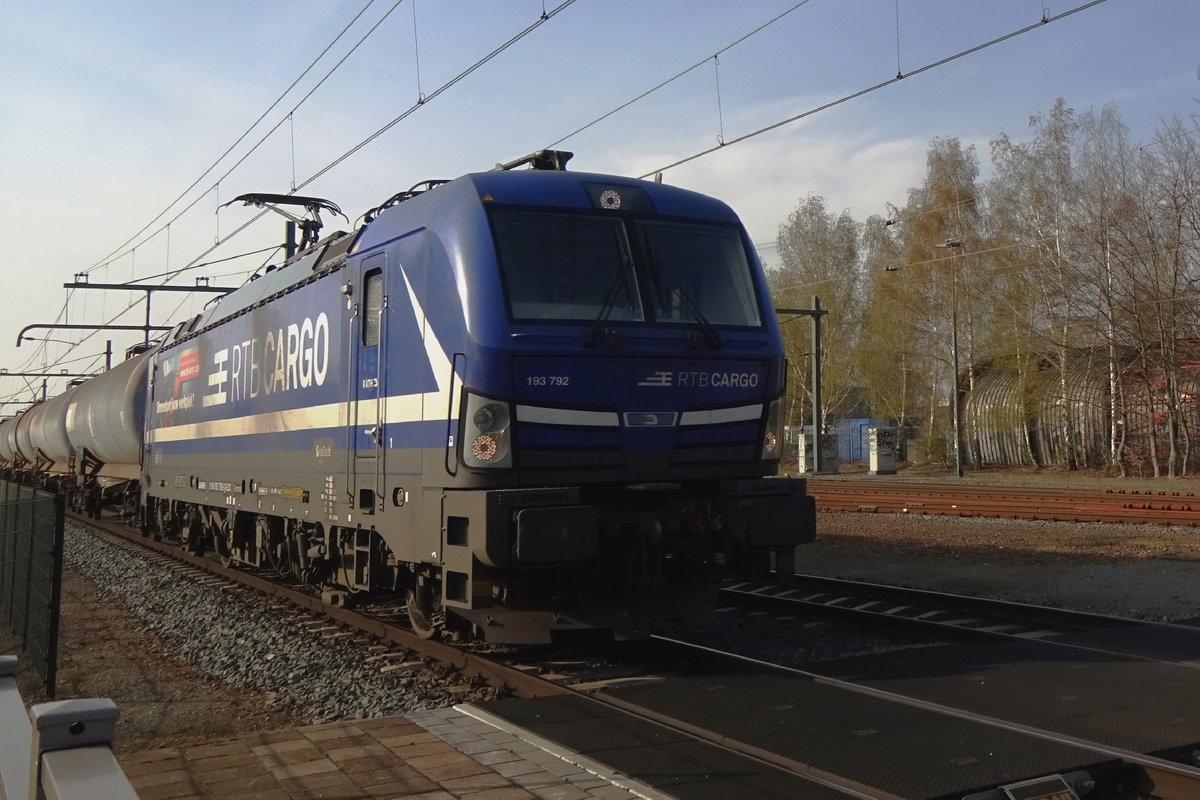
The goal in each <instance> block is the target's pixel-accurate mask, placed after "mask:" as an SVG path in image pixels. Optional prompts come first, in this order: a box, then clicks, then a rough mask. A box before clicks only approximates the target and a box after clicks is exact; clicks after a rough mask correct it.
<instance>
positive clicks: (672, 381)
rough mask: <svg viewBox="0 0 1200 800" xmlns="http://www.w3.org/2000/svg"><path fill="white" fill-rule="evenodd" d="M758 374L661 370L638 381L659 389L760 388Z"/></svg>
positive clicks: (641, 384)
mask: <svg viewBox="0 0 1200 800" xmlns="http://www.w3.org/2000/svg"><path fill="white" fill-rule="evenodd" d="M758 381H759V378H758V373H756V372H702V371H695V372H691V371H689V372H671V371H670V370H659V371H658V372H653V373H651V374H650V375H648V376H646V377H645V378H643V379H642V380H640V381H638V386H651V387H658V388H670V387H672V386H678V387H680V388H691V389H708V388H718V389H720V388H738V389H756V388H758Z"/></svg>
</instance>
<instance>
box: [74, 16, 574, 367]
mask: <svg viewBox="0 0 1200 800" xmlns="http://www.w3.org/2000/svg"><path fill="white" fill-rule="evenodd" d="M400 2H403V0H397V3H396V5H395V6H393V7H392V9H390V10H389V13H390V11H391V10H394V9H395V8H396V6H398V5H399V4H400ZM574 3H575V0H563V2H561V3H559V5H557V6H555V7H554V8H553V9H552V10H550V11H548V12H543V13H542V15H541V16H539V17H538V19H536V20H535V21H534V22H533V23H531V24H530V25H528V26H526V27H525V28H524V29H522V30H521V31H519V32H518V33H516V34H514V35H513V36H512V37H510V38H509V39H508V40H506V41H505V42H503V43H502V44H500V45H498V46H497V47H495V48H494V49H492V50H491V51H490V52H488V53H487V54H486V55H484V56H483V57H481V58H479V59H478V60H477V61H475V62H474V63H473V64H471V65H470V66H469V67H467V68H466V69H464V70H463V71H461V72H459V73H458V74H457V75H455V76H454V77H453V78H450V79H449V80H447V81H446V82H445V83H443V84H442V85H441V86H439V87H438V88H437V89H436V90H435V91H433V92H432V93H430V94H429V95H428V96H426V97H424V98H423V99H422V100H421V101H420V102H418V103H415V104H413V105H412V106H410V107H409V108H408V109H406V110H405V111H404V112H402V113H401V114H399V115H398V116H396V117H395V118H393V119H392V120H391V121H389V122H388V123H386V124H385V125H383V126H382V127H381V128H379V129H378V130H376V131H375V132H374V133H372V134H371V135H369V136H368V137H366V138H365V139H363V140H362V141H360V142H359V143H358V144H356V145H354V146H353V147H351V148H350V149H349V150H347V151H345V152H344V153H342V154H341V155H339V156H338V157H337V158H335V159H334V160H333V161H331V162H330V163H328V164H326V165H325V166H324V167H322V168H321V169H320V170H318V171H317V172H316V173H314V174H313V175H311V176H309V177H308V178H307V179H306V180H304V181H302V182H301V183H300V184H298V185H297V186H296V189H295V190H294V191H299V190H300V189H303V188H304V187H306V186H308V185H309V184H311V183H312V182H313V181H316V180H317V179H318V178H320V177H321V176H323V175H325V174H326V173H327V172H329V171H330V170H332V169H334V168H335V167H337V166H338V165H339V164H341V163H342V162H344V161H345V160H346V159H348V158H350V157H351V156H353V155H354V154H355V153H357V152H359V151H360V150H362V149H363V148H364V147H366V146H367V145H369V144H370V143H371V142H373V141H375V140H376V139H378V138H379V137H380V136H382V135H383V134H384V133H386V132H387V131H389V130H391V129H392V128H393V127H395V126H396V125H397V124H399V123H400V122H402V121H403V120H404V119H406V118H407V117H409V116H410V115H412V114H413V113H414V112H415V111H417V109H419V108H423V107H424V106H426V105H428V104H429V102H430V101H432V100H434V99H435V98H437V97H438V96H440V95H441V94H443V93H445V92H446V91H448V90H449V89H450V88H452V87H453V86H455V85H456V84H458V83H460V82H461V81H462V80H463V79H465V78H467V77H468V76H470V75H471V74H472V73H474V72H476V71H477V70H479V69H480V68H481V67H483V66H484V65H486V64H487V63H488V62H490V61H492V60H493V59H495V58H496V57H497V56H499V55H500V54H501V53H503V52H504V51H506V50H508V49H509V48H511V47H512V46H514V45H515V44H517V43H518V42H520V41H521V40H522V39H524V38H525V37H526V36H528V35H529V34H530V33H532V32H533V31H535V30H536V29H537V28H539V27H541V26H542V25H543V24H544V23H546V22H548V21H549V20H551V19H553V18H554V17H555V16H557V15H558V14H559V13H561V12H562V11H564V10H566V9H567V8H568V7H570V6H571V5H573V4H574ZM380 22H382V20H380ZM377 25H378V23H377ZM372 30H374V28H373V29H372ZM368 35H369V33H368ZM361 43H362V40H360V42H359V44H361ZM356 46H357V45H356ZM347 55H348V54H347ZM340 63H341V62H339V64H340ZM335 68H336V67H335ZM326 77H328V75H327V76H326ZM285 119H286V118H285ZM280 124H282V123H280ZM276 127H278V126H276ZM268 135H269V134H268ZM228 174H229V173H226V176H227V175H228ZM223 177H225V176H223ZM214 188H215V187H214ZM294 191H293V193H294ZM202 196H203V195H202ZM197 202H198V200H197ZM194 204H195V203H193V204H192V205H194ZM189 208H190V206H189ZM185 211H186V209H185ZM182 213H184V212H181V214H182ZM268 213H269V210H268V209H263V210H261V211H260V212H258V213H257V214H255V215H254V216H252V217H251V218H250V219H249V220H247V221H246V222H244V223H243V224H241V225H239V226H238V227H237V228H235V229H234V230H233V231H231V232H229V233H228V234H227V235H226V236H224V237H220V238H219V239H218V240H216V241H214V243H213V244H212V245H210V246H209V247H207V248H206V249H205V250H204V251H203V252H202V253H200V254H199V255H198V256H196V257H195V258H194V259H193V260H192V261H190V262H188V263H187V264H184V265H183V266H181V267H178V268H176V269H173V270H169V271H168V272H165V273H162V274H160V275H158V276H155V277H163V278H165V279H166V280H168V281H169V280H171V279H172V278H174V277H176V276H178V275H179V274H181V273H183V272H185V271H187V270H189V269H193V268H195V267H197V266H199V265H200V262H201V260H202V259H203V258H205V257H206V256H208V255H209V254H210V253H212V252H213V251H214V250H216V249H217V248H218V247H220V246H221V245H222V244H224V243H226V242H228V241H229V240H230V239H232V238H234V237H235V236H237V235H238V234H240V233H241V232H242V231H244V230H246V229H247V228H249V227H250V226H251V225H253V224H254V223H255V222H257V221H258V220H259V219H261V218H262V217H264V216H265V215H266V214H268ZM174 219H178V216H176V217H175V218H174ZM172 221H173V220H172ZM271 249H274V248H271ZM255 252H263V251H255ZM208 263H216V262H215V261H214V262H208ZM136 305H140V302H137V303H133V304H130V305H129V306H127V307H126V308H125V309H123V310H122V311H121V312H120V313H119V314H118V315H117V316H115V317H113V318H111V319H109V320H108V321H107V322H106V323H104V324H106V325H111V324H113V323H115V322H116V321H117V320H118V319H119V318H120V317H121V316H123V315H124V314H126V313H128V312H129V311H130V310H132V309H133V308H134V307H135V306H136ZM95 335H96V332H92V333H90V334H88V335H86V336H84V337H82V338H81V339H80V341H79V342H78V343H77V344H76V346H79V345H82V344H83V343H84V342H86V341H87V340H89V339H91V338H92V337H93V336H95ZM67 352H68V353H69V352H71V350H68V351H67ZM64 355H65V354H64Z"/></svg>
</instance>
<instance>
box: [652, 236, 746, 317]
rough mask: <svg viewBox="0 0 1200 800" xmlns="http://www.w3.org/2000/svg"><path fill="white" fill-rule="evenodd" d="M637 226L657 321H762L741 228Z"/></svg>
mask: <svg viewBox="0 0 1200 800" xmlns="http://www.w3.org/2000/svg"><path fill="white" fill-rule="evenodd" d="M638 228H639V230H640V232H641V239H642V246H643V247H644V248H645V251H646V254H645V257H646V261H647V265H648V269H647V272H648V273H649V275H650V281H649V282H650V283H651V284H652V285H651V286H650V287H649V289H650V295H651V297H652V298H653V300H652V302H651V307H652V308H653V310H654V318H655V320H657V321H659V322H683V323H690V322H696V321H700V322H707V323H709V324H711V325H742V326H754V327H759V326H761V325H762V317H761V316H759V313H758V301H757V299H756V296H755V292H754V283H753V282H752V281H751V278H750V263H749V261H748V260H747V258H746V248H745V245H744V244H743V242H742V237H741V235H740V234H739V232H738V231H737V230H736V229H734V228H726V227H719V226H715V225H697V224H691V223H677V222H641V223H638Z"/></svg>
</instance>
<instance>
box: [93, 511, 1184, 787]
mask: <svg viewBox="0 0 1200 800" xmlns="http://www.w3.org/2000/svg"><path fill="white" fill-rule="evenodd" d="M78 521H79V522H81V523H83V524H86V525H88V526H90V527H92V528H96V529H99V530H102V531H104V532H105V533H106V534H108V535H111V536H116V537H119V538H121V539H123V540H127V541H128V542H130V544H131V546H137V547H141V548H149V549H151V550H153V551H155V552H157V553H159V554H161V557H162V558H163V559H164V560H169V561H170V562H171V564H170V565H166V564H164V565H165V566H168V568H170V569H174V570H200V571H203V572H204V573H208V574H210V575H211V576H213V577H211V578H203V577H202V578H201V580H210V581H218V580H220V581H232V582H235V583H238V584H241V585H244V586H247V587H250V588H252V589H254V590H256V591H259V592H261V593H263V594H264V595H267V596H269V597H272V598H277V599H279V600H281V601H284V602H286V603H289V604H291V605H293V606H295V607H298V608H300V609H304V610H305V611H306V612H308V613H309V615H310V617H311V618H310V619H309V620H308V621H307V622H305V624H307V625H311V626H321V625H323V624H324V621H326V620H327V621H328V622H329V623H332V626H337V627H344V628H350V629H352V630H354V631H357V632H360V633H362V634H365V635H369V636H371V637H374V638H376V639H378V640H379V641H381V642H385V643H389V644H394V645H396V646H397V647H399V648H403V654H402V655H403V657H404V658H409V657H412V658H429V659H434V660H436V661H438V662H440V663H441V664H443V665H445V666H447V667H449V668H451V669H454V670H457V671H459V672H461V673H463V674H465V675H471V676H475V677H477V678H479V679H480V680H485V681H487V682H489V683H490V684H492V685H494V686H503V687H506V688H507V689H508V690H509V691H511V692H512V693H513V694H515V695H516V696H518V697H522V698H533V699H535V701H536V702H542V701H562V702H570V703H577V702H586V703H595V704H598V705H600V706H603V707H604V708H607V709H609V710H608V711H605V712H601V713H602V714H604V715H608V716H606V717H605V719H609V720H610V719H611V715H612V714H614V713H617V712H619V713H620V714H621V715H629V716H630V717H632V718H636V719H637V720H640V721H641V723H640V724H653V725H655V726H659V727H661V728H664V729H666V730H668V731H671V732H673V734H672V735H678V736H685V737H687V738H688V739H689V740H696V741H700V742H707V743H709V744H711V745H714V746H716V747H718V748H720V749H721V750H722V751H724V752H727V753H732V754H736V755H738V756H740V757H743V758H747V759H750V760H751V761H754V762H756V763H759V764H765V765H768V766H769V767H770V768H771V769H773V770H778V771H780V772H782V773H784V774H786V775H787V776H789V779H791V780H799V781H804V782H807V783H811V784H813V785H814V786H818V787H820V790H821V791H822V792H832V793H833V794H821V795H814V796H821V797H829V796H836V797H853V798H878V799H880V800H883V799H884V798H887V799H888V800H891V798H896V797H902V796H907V795H904V794H898V793H895V792H891V791H887V790H883V789H879V788H878V787H876V786H874V785H873V784H872V783H871V781H872V780H874V778H872V777H871V776H870V775H869V774H866V773H862V772H859V771H856V770H857V768H848V769H828V768H827V765H825V764H824V763H823V762H820V761H819V760H814V761H806V760H803V759H798V758H796V757H795V755H794V754H788V753H782V754H781V753H779V752H775V751H774V750H771V749H770V748H767V747H764V746H763V743H761V742H759V741H757V740H756V739H754V737H753V736H747V737H741V736H731V735H730V734H729V733H728V732H724V731H722V730H721V729H720V728H719V727H717V726H714V725H711V724H709V722H708V720H707V719H706V717H705V716H704V712H705V711H706V709H705V708H704V705H705V704H703V703H700V704H698V703H696V702H695V696H693V695H687V693H686V692H685V702H684V703H683V706H682V707H681V708H668V707H665V706H663V705H662V703H660V702H659V700H660V699H661V697H660V692H659V689H661V688H663V687H666V686H672V685H676V683H677V682H678V685H679V686H686V685H687V683H688V682H689V681H695V680H697V679H699V680H701V681H710V680H711V679H712V677H713V676H714V675H716V676H718V680H719V681H720V682H721V683H722V685H725V684H728V685H734V682H735V681H741V680H743V679H745V678H747V672H748V670H749V672H750V673H752V674H750V675H749V678H750V680H751V683H750V684H746V685H745V688H744V689H742V690H740V691H746V692H747V700H746V702H748V703H749V702H758V701H759V700H761V698H760V697H759V695H761V694H762V693H761V691H760V687H759V685H758V684H757V683H756V682H755V681H757V680H759V679H760V678H755V677H754V676H755V675H761V676H762V677H761V680H768V681H783V683H781V684H779V685H780V686H781V687H783V688H782V689H781V691H784V692H787V691H792V690H799V691H808V690H809V689H810V688H811V686H810V684H812V683H813V681H816V682H817V683H818V684H819V685H820V686H821V687H822V688H823V689H826V690H830V691H833V692H835V698H836V699H834V700H832V701H831V704H832V706H833V707H834V708H841V707H842V706H843V704H849V705H856V704H860V703H862V702H868V703H869V704H871V705H872V707H873V706H875V705H876V704H877V705H878V710H877V711H873V712H869V713H870V714H882V715H884V716H885V717H887V716H892V715H894V714H896V713H898V712H897V711H896V708H897V706H899V707H903V708H905V709H910V710H911V713H915V714H918V715H920V716H921V717H922V719H923V720H924V722H923V723H922V724H931V725H935V726H936V725H941V724H943V723H944V724H946V725H961V724H969V725H971V726H982V728H981V729H986V730H990V731H992V733H991V734H987V735H989V736H1000V737H1002V738H1003V737H1007V739H1012V737H1013V736H1016V737H1017V739H1020V740H1022V741H1024V740H1029V741H1033V742H1036V744H1035V745H1033V746H1035V747H1037V748H1043V749H1044V748H1046V747H1049V746H1050V745H1053V746H1054V747H1057V748H1060V749H1062V752H1064V753H1066V752H1070V753H1072V754H1076V752H1078V757H1077V758H1075V760H1073V761H1072V762H1071V763H1072V764H1076V763H1079V764H1085V763H1086V764H1091V765H1093V767H1094V769H1093V770H1092V771H1086V770H1085V771H1076V772H1075V773H1073V774H1071V775H1069V776H1067V777H1068V779H1069V780H1070V781H1071V783H1068V784H1064V785H1071V786H1074V787H1075V789H1076V790H1078V791H1082V790H1083V789H1086V788H1088V787H1089V786H1092V785H1093V784H1095V783H1096V782H1097V780H1099V781H1101V782H1102V783H1104V785H1106V786H1107V785H1109V784H1111V785H1113V786H1116V785H1122V786H1125V785H1130V782H1131V781H1132V782H1133V783H1134V784H1136V785H1138V786H1140V787H1143V788H1144V789H1146V794H1145V796H1147V797H1150V796H1153V797H1160V798H1165V800H1182V798H1194V797H1196V796H1200V771H1198V770H1194V769H1190V768H1188V767H1183V766H1180V765H1178V764H1173V763H1171V762H1169V761H1166V760H1164V759H1159V758H1155V757H1153V756H1144V755H1142V754H1139V753H1135V752H1129V751H1125V750H1122V749H1121V748H1114V747H1108V746H1105V745H1098V744H1096V743H1094V742H1087V741H1082V740H1077V739H1073V738H1072V737H1067V736H1063V735H1061V734H1056V733H1054V732H1051V731H1043V730H1039V729H1036V728H1032V727H1030V726H1020V725H1014V724H1013V723H1011V722H1007V721H1005V720H1000V719H994V718H989V717H987V716H986V715H979V714H973V713H971V712H967V711H963V710H962V709H956V708H951V707H940V706H936V704H930V703H928V702H924V701H916V700H913V699H912V698H905V697H901V696H899V695H894V694H893V693H889V692H880V691H878V690H874V689H869V688H864V687H862V686H858V685H855V684H853V683H851V682H848V681H840V680H835V679H831V678H828V677H824V676H819V675H816V674H815V673H806V672H800V671H797V670H791V669H788V668H785V667H780V666H778V665H773V664H765V663H762V662H751V661H750V660H748V659H745V658H743V657H740V656H737V655H735V654H731V653H723V652H718V651H714V650H711V649H698V648H696V647H695V646H692V645H687V644H685V643H683V642H679V641H674V640H665V639H660V640H655V641H654V642H653V643H652V645H651V648H652V650H651V651H648V652H645V653H642V654H641V656H639V657H644V658H645V659H646V661H645V663H643V664H641V665H637V666H629V665H620V664H614V665H601V666H600V667H599V668H598V667H597V666H596V664H595V660H594V659H589V658H586V657H585V658H579V659H577V660H572V659H570V658H569V657H565V656H564V655H563V654H562V653H558V654H553V653H552V654H551V655H550V656H548V657H545V658H541V659H538V658H537V657H536V653H537V652H539V651H527V652H525V653H522V654H519V655H518V656H516V657H513V656H512V655H511V654H508V655H506V656H501V655H498V654H495V653H475V652H471V651H470V650H468V649H464V648H461V647H456V646H451V645H447V644H444V643H441V642H436V641H431V640H427V639H423V638H421V637H420V636H418V635H417V634H416V633H413V632H411V631H409V630H406V629H404V627H403V626H402V625H401V624H399V622H400V620H399V617H400V616H401V615H402V612H401V611H400V610H399V609H398V608H395V607H392V608H390V609H389V608H384V609H380V608H375V609H373V612H374V613H376V614H382V618H381V617H379V616H368V615H367V614H364V613H362V612H360V611H359V610H356V609H347V608H342V607H336V606H330V605H327V604H325V603H323V602H322V601H321V599H320V598H319V597H317V596H315V594H313V593H312V590H311V588H309V589H307V590H301V589H299V588H296V587H289V586H281V585H279V584H277V583H274V582H271V581H268V580H267V579H265V578H263V577H261V576H257V575H253V574H250V573H248V572H246V571H244V570H239V569H230V568H227V567H225V566H223V565H221V564H220V562H219V561H218V560H215V559H208V558H203V557H198V556H195V555H192V554H190V553H187V552H186V551H184V550H183V549H181V548H180V547H179V545H177V544H170V543H164V542H155V541H152V540H150V539H147V538H144V537H142V536H141V535H140V533H139V532H137V531H134V530H131V529H129V528H127V527H125V526H122V525H119V524H116V523H113V522H111V521H105V522H96V521H94V520H78ZM826 588H829V587H826ZM742 590H743V591H745V592H746V593H747V594H753V595H755V596H756V597H758V599H762V596H764V595H765V593H764V592H763V591H758V592H753V591H749V590H748V589H747V588H746V587H742ZM810 594H811V593H810ZM389 615H390V617H391V619H390V621H389V619H388V617H389ZM1099 624H1100V623H1099V621H1094V622H1088V623H1087V624H1081V623H1079V622H1077V623H1076V624H1075V625H1074V628H1073V629H1076V630H1079V629H1082V630H1094V629H1095V626H1096V625H1099ZM332 626H331V627H330V628H329V630H331V631H332V633H331V635H332V636H337V635H342V634H340V633H339V632H338V631H336V630H334V629H333V627H332ZM540 652H543V653H545V652H547V651H540ZM409 654H411V656H410V655H409ZM381 657H385V658H386V657H388V656H387V655H386V654H384V655H381ZM393 657H394V656H393ZM684 663H686V664H690V666H688V667H687V668H686V669H685V668H683V667H681V666H680V665H681V664H684ZM696 669H700V670H701V672H700V673H697V672H696ZM639 671H642V672H644V673H646V674H636V673H637V672H639ZM604 673H608V674H604ZM651 673H652V674H651ZM698 674H699V675H700V677H699V678H697V675H698ZM797 681H799V683H796V682H797ZM569 684H574V685H569ZM788 687H791V688H788ZM806 687H808V688H806ZM585 697H586V700H584V699H583V698H585ZM851 697H853V698H857V699H849V698H851ZM751 698H757V699H756V700H753V701H752V700H751ZM863 698H867V699H866V700H864V699H863ZM789 707H791V706H789V705H787V704H785V705H782V706H779V705H777V706H770V708H772V709H779V708H789ZM689 709H690V710H689ZM904 713H909V712H908V711H906V712H904ZM938 720H942V722H938ZM606 724H607V723H606ZM753 727H754V726H751V728H752V729H753ZM663 735H664V734H655V736H656V737H658V738H661V737H662V736H663ZM956 735H957V734H956ZM785 738H786V737H785ZM1014 741H1015V740H1014ZM1051 749H1052V750H1053V748H1051ZM1055 752H1057V751H1055ZM1073 758H1074V756H1073ZM1064 763H1065V762H1064ZM1097 765H1099V766H1097ZM1097 769H1098V770H1099V771H1098V772H1097V771H1096V770H1097ZM999 786H1000V784H997V791H998V790H999V788H998V787H999ZM995 796H996V797H997V798H1000V797H1004V796H1005V795H1002V794H997V795H995ZM1064 796H1065V795H1064ZM1090 796H1091V797H1104V796H1106V795H1104V794H1093V795H1090ZM1112 796H1116V795H1112ZM981 797H990V796H989V795H981Z"/></svg>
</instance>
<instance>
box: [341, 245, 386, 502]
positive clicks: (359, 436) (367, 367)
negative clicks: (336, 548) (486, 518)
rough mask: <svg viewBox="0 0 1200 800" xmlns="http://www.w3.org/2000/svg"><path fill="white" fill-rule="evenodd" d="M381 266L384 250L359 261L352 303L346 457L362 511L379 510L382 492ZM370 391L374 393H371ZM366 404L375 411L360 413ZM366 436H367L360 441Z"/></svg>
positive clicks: (354, 494)
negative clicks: (351, 375) (354, 319)
mask: <svg viewBox="0 0 1200 800" xmlns="http://www.w3.org/2000/svg"><path fill="white" fill-rule="evenodd" d="M385 266H386V254H384V253H379V254H377V255H373V256H371V257H370V258H367V259H365V260H364V261H363V262H362V263H361V264H360V265H359V268H358V274H357V275H356V276H355V277H356V278H357V279H359V281H360V283H361V286H362V289H361V298H360V300H359V302H358V303H357V305H356V309H357V311H358V314H357V324H355V325H353V326H352V328H351V335H352V337H353V340H354V345H353V347H354V351H355V352H354V356H355V357H354V359H353V361H354V363H355V379H354V381H353V382H352V385H351V398H352V402H353V403H354V408H355V411H354V419H353V422H352V424H351V426H350V442H349V449H350V450H351V451H352V455H351V456H350V459H349V461H350V467H351V470H352V473H351V475H352V478H351V480H352V482H353V489H352V497H353V503H354V505H355V507H356V508H357V510H358V511H359V512H360V513H361V512H363V511H366V513H374V512H375V511H377V510H378V509H379V502H378V499H379V498H381V497H382V494H381V492H380V485H379V481H380V475H379V471H380V468H381V464H380V453H379V451H380V450H381V449H382V445H383V442H384V434H383V430H384V417H383V415H382V412H383V406H384V403H383V402H382V396H383V392H384V371H383V356H384V352H385V350H386V348H385V345H384V341H385V337H386V329H385V325H386V318H387V315H386V313H385V311H386V308H387V302H386V297H387V295H386V292H385V291H384V286H385V285H386V281H385V278H384V275H385V269H384V268H385ZM376 276H378V281H377V282H376V281H375V280H374V279H375V277H376ZM374 292H378V295H377V298H376V296H375V295H374V294H373V293H374ZM376 299H377V301H378V302H377V303H376ZM372 325H373V326H374V327H373V328H372ZM368 331H371V337H370V339H371V340H370V341H368V337H367V332H368ZM368 393H373V395H371V394H368ZM367 409H370V410H371V411H373V414H370V415H368V414H367V413H364V412H365V410H367ZM364 417H367V419H364ZM368 422H369V424H370V427H369V428H364V427H363V426H364V425H365V424H367V423H368ZM364 435H365V436H366V437H367V441H366V443H365V444H362V442H363V437H364ZM367 490H369V491H370V492H371V496H370V497H369V499H370V501H371V502H370V506H369V507H368V506H366V505H365V503H364V501H365V500H366V499H368V496H367V495H365V492H366V491H367Z"/></svg>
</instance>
